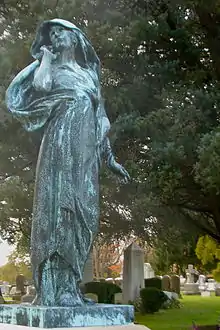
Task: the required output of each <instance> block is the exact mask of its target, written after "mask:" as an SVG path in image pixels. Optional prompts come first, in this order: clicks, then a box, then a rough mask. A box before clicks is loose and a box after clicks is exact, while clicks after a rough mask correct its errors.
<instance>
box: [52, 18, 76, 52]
mask: <svg viewBox="0 0 220 330" xmlns="http://www.w3.org/2000/svg"><path fill="white" fill-rule="evenodd" d="M49 38H50V42H51V45H52V48H53V50H54V52H62V51H63V50H65V49H69V50H70V51H71V50H72V51H74V49H75V47H76V46H77V43H78V38H77V34H76V32H75V31H74V30H70V29H67V28H65V27H64V26H62V25H58V24H54V25H51V26H50V29H49ZM73 48H74V49H73Z"/></svg>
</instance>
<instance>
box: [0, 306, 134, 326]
mask: <svg viewBox="0 0 220 330" xmlns="http://www.w3.org/2000/svg"><path fill="white" fill-rule="evenodd" d="M133 320H134V308H133V306H129V305H105V304H95V305H91V306H88V305H87V306H83V307H41V306H31V305H29V306H28V305H0V323H7V324H12V325H22V326H28V327H37V328H74V327H94V326H102V327H105V326H113V325H114V326H116V325H129V324H132V322H133Z"/></svg>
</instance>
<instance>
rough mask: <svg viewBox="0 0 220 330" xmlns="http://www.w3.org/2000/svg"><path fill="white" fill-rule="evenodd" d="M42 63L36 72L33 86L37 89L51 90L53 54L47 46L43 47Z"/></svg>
mask: <svg viewBox="0 0 220 330" xmlns="http://www.w3.org/2000/svg"><path fill="white" fill-rule="evenodd" d="M42 51H43V57H42V60H41V64H40V66H39V68H38V69H36V71H35V74H34V81H33V86H34V88H35V89H36V90H37V91H43V92H49V91H51V89H52V66H51V63H52V60H53V58H54V54H52V53H51V52H50V51H49V50H48V49H47V48H46V47H43V48H42Z"/></svg>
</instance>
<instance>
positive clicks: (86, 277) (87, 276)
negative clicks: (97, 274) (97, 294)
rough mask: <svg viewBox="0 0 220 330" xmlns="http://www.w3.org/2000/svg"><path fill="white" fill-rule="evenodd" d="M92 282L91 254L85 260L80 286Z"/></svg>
mask: <svg viewBox="0 0 220 330" xmlns="http://www.w3.org/2000/svg"><path fill="white" fill-rule="evenodd" d="M92 281H93V255H92V252H91V253H90V255H89V257H88V259H87V262H86V265H85V268H84V274H83V279H82V284H85V283H88V282H92Z"/></svg>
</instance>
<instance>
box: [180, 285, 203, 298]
mask: <svg viewBox="0 0 220 330" xmlns="http://www.w3.org/2000/svg"><path fill="white" fill-rule="evenodd" d="M183 294H185V295H199V294H200V291H199V284H198V283H185V284H184V291H183Z"/></svg>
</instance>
